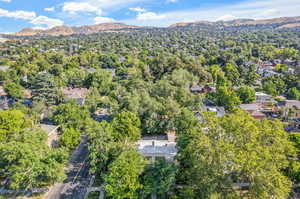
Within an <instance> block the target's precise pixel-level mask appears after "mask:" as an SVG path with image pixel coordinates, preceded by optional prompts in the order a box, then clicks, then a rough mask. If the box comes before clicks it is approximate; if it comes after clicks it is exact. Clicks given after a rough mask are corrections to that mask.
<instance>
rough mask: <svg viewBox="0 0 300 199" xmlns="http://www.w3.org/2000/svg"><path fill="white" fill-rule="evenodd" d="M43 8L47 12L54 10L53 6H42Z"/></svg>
mask: <svg viewBox="0 0 300 199" xmlns="http://www.w3.org/2000/svg"><path fill="white" fill-rule="evenodd" d="M44 10H45V11H47V12H54V11H55V7H50V8H44Z"/></svg>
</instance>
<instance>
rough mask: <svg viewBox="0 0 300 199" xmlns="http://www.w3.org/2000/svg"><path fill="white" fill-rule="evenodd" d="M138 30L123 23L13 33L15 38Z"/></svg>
mask: <svg viewBox="0 0 300 199" xmlns="http://www.w3.org/2000/svg"><path fill="white" fill-rule="evenodd" d="M133 28H138V27H137V26H130V25H126V24H123V23H101V24H97V25H91V26H80V27H70V26H57V27H54V28H51V29H47V30H37V29H32V28H24V29H23V30H21V31H20V32H17V33H15V34H14V35H15V36H37V35H39V36H42V35H51V36H60V35H74V34H94V33H98V32H102V31H121V30H124V29H133Z"/></svg>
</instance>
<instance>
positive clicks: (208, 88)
mask: <svg viewBox="0 0 300 199" xmlns="http://www.w3.org/2000/svg"><path fill="white" fill-rule="evenodd" d="M202 92H203V93H211V92H216V87H214V86H209V85H206V86H204V88H203V89H202Z"/></svg>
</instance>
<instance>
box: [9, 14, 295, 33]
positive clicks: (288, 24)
mask: <svg viewBox="0 0 300 199" xmlns="http://www.w3.org/2000/svg"><path fill="white" fill-rule="evenodd" d="M189 27H227V28H228V27H229V28H230V27H233V28H237V27H238V28H249V27H250V28H252V29H255V28H263V29H288V28H300V17H282V18H274V19H263V20H254V19H236V20H231V21H216V22H212V21H198V22H180V23H176V24H173V25H171V26H169V27H168V28H170V29H174V28H189ZM145 28H151V27H142V26H132V25H126V24H123V23H101V24H97V25H90V26H79V27H70V26H57V27H54V28H51V29H46V30H38V29H32V28H24V29H23V30H21V31H20V32H17V33H14V34H13V35H14V36H47V35H49V36H60V35H65V36H66V35H76V34H94V33H98V32H105V31H106V32H107V31H115V32H120V31H130V30H133V29H145Z"/></svg>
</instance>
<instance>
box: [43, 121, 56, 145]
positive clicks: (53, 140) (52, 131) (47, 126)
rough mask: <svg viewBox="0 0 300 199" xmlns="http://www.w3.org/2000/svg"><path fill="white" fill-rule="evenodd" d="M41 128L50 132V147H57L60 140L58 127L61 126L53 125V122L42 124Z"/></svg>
mask: <svg viewBox="0 0 300 199" xmlns="http://www.w3.org/2000/svg"><path fill="white" fill-rule="evenodd" d="M40 126H41V129H42V130H43V131H45V132H46V133H47V134H48V141H47V143H48V146H49V147H57V146H58V140H59V133H58V129H59V126H55V125H51V124H41V125H40Z"/></svg>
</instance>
